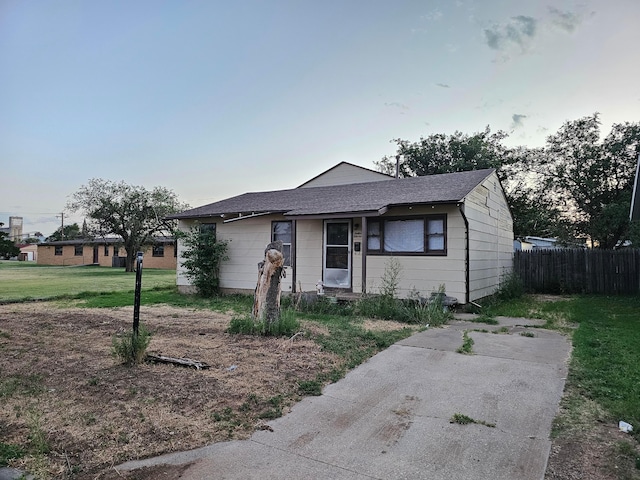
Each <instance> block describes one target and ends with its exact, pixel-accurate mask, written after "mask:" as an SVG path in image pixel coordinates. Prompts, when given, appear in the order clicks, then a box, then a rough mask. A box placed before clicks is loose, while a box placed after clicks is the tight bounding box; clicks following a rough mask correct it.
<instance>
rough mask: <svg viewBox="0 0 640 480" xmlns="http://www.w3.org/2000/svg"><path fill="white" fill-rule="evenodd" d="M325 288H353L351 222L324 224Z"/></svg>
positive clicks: (337, 221) (326, 222)
mask: <svg viewBox="0 0 640 480" xmlns="http://www.w3.org/2000/svg"><path fill="white" fill-rule="evenodd" d="M323 265H324V267H323V272H322V273H323V279H324V280H323V283H324V286H325V287H332V288H351V220H325V222H324V264H323Z"/></svg>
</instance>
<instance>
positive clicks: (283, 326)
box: [227, 310, 300, 337]
mask: <svg viewBox="0 0 640 480" xmlns="http://www.w3.org/2000/svg"><path fill="white" fill-rule="evenodd" d="M299 330H300V322H299V321H298V319H297V318H296V312H295V311H293V310H283V311H282V312H281V313H280V318H279V319H278V320H277V321H275V322H271V323H267V322H264V321H260V322H256V321H254V320H253V318H252V316H251V315H248V314H245V315H240V316H235V317H233V318H232V319H231V323H230V324H229V328H228V329H227V332H229V333H240V334H245V335H265V336H274V337H282V336H288V337H289V336H292V335H294V334H295V333H296V332H298V331H299Z"/></svg>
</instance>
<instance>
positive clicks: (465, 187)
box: [167, 169, 494, 219]
mask: <svg viewBox="0 0 640 480" xmlns="http://www.w3.org/2000/svg"><path fill="white" fill-rule="evenodd" d="M492 172H494V170H493V169H485V170H473V171H469V172H456V173H445V174H441V175H428V176H423V177H411V178H401V179H392V180H385V181H380V182H367V183H357V184H350V185H333V186H326V187H310V188H294V189H291V190H276V191H271V192H254V193H245V194H243V195H238V196H236V197H231V198H228V199H226V200H221V201H219V202H215V203H210V204H208V205H204V206H202V207H197V208H193V209H191V210H186V211H184V212H181V213H178V214H175V215H171V216H170V217H167V218H170V219H174V218H175V219H184V218H204V217H214V216H221V215H229V214H237V213H242V214H251V213H265V212H271V213H283V214H284V215H293V216H298V215H300V216H303V215H331V214H340V213H363V214H364V213H367V212H376V211H381V210H383V209H385V208H389V207H392V206H399V205H416V204H434V203H457V202H460V201H462V200H463V199H464V197H465V196H466V195H467V194H468V193H469V192H471V190H473V189H474V188H475V187H476V186H477V185H478V184H479V183H481V182H482V181H483V180H484V179H485V178H487V177H488V176H489V175H490V174H491V173H492Z"/></svg>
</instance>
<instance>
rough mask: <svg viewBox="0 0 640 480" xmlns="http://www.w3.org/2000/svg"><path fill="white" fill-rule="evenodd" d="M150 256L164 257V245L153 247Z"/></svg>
mask: <svg viewBox="0 0 640 480" xmlns="http://www.w3.org/2000/svg"><path fill="white" fill-rule="evenodd" d="M151 256H152V257H164V245H154V246H153V250H152V253H151Z"/></svg>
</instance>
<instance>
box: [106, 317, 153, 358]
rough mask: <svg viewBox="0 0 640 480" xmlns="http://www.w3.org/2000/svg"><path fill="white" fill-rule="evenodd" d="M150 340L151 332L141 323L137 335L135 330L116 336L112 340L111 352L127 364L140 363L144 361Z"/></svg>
mask: <svg viewBox="0 0 640 480" xmlns="http://www.w3.org/2000/svg"><path fill="white" fill-rule="evenodd" d="M150 341H151V334H150V333H149V331H148V330H147V329H146V328H145V326H144V325H142V324H140V326H139V327H138V334H137V335H136V334H135V332H129V333H126V334H122V335H116V336H114V337H113V339H112V341H111V353H112V354H113V356H114V357H117V358H119V359H120V360H122V363H124V364H126V365H129V366H132V365H139V364H141V363H142V362H143V361H144V358H145V356H146V353H147V347H148V346H149V342H150Z"/></svg>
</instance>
